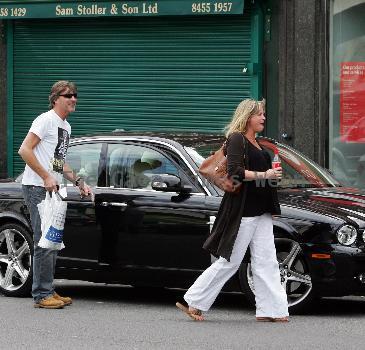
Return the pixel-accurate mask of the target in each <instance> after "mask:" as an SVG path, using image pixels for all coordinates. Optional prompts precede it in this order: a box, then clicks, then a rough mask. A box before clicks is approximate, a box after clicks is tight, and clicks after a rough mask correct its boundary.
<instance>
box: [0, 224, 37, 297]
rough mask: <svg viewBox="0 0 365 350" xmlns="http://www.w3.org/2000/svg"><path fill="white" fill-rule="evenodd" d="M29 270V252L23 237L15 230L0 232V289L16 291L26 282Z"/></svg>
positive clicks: (9, 229) (8, 229)
mask: <svg viewBox="0 0 365 350" xmlns="http://www.w3.org/2000/svg"><path fill="white" fill-rule="evenodd" d="M30 269H31V252H30V247H29V244H28V242H27V240H26V238H25V237H24V235H23V234H22V233H21V232H20V231H18V230H17V229H12V228H7V229H4V230H2V231H1V232H0V287H1V289H3V290H4V291H6V292H13V291H17V290H18V289H20V288H21V287H23V286H24V284H25V283H26V282H27V280H28V277H29V274H30Z"/></svg>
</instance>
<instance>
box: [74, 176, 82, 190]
mask: <svg viewBox="0 0 365 350" xmlns="http://www.w3.org/2000/svg"><path fill="white" fill-rule="evenodd" d="M81 181H82V178H81V177H80V176H79V177H77V178H76V180H75V186H76V187H79V186H80V185H81Z"/></svg>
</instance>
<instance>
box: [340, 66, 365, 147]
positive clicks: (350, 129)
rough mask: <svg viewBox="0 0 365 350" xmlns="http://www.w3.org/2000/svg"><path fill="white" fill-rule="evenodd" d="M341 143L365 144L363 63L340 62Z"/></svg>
mask: <svg viewBox="0 0 365 350" xmlns="http://www.w3.org/2000/svg"><path fill="white" fill-rule="evenodd" d="M340 89H341V91H340V136H341V141H342V142H356V143H365V62H342V63H341V83H340Z"/></svg>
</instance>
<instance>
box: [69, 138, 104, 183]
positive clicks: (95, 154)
mask: <svg viewBox="0 0 365 350" xmlns="http://www.w3.org/2000/svg"><path fill="white" fill-rule="evenodd" d="M101 147H102V144H101V143H87V144H82V145H75V146H70V148H69V149H68V152H67V157H66V163H67V164H68V165H69V166H70V167H71V169H72V170H73V171H74V172H75V173H76V175H77V176H81V177H82V178H83V179H85V182H86V183H87V184H88V185H91V186H96V185H97V182H98V177H99V174H98V169H99V159H100V152H101ZM68 183H70V182H68Z"/></svg>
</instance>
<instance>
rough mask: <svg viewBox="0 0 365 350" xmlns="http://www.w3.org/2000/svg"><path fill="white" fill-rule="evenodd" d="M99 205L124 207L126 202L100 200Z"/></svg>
mask: <svg viewBox="0 0 365 350" xmlns="http://www.w3.org/2000/svg"><path fill="white" fill-rule="evenodd" d="M101 206H102V207H120V208H125V207H127V206H128V204H127V203H124V202H121V203H119V202H101Z"/></svg>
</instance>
